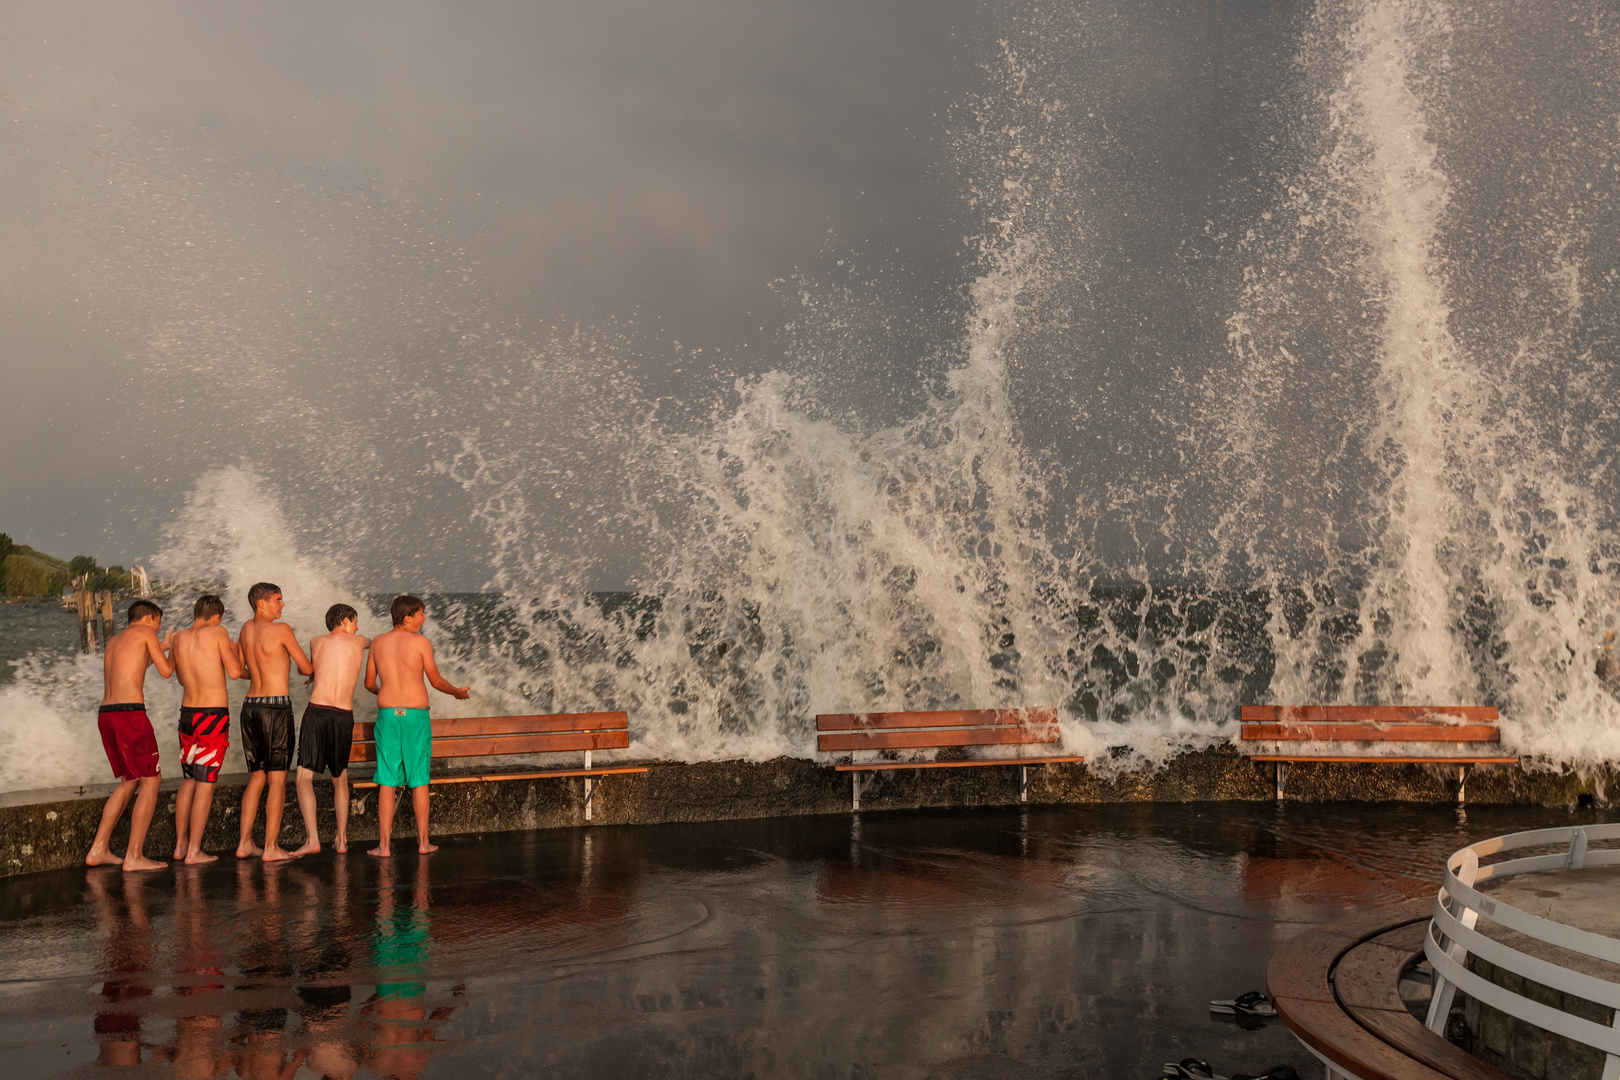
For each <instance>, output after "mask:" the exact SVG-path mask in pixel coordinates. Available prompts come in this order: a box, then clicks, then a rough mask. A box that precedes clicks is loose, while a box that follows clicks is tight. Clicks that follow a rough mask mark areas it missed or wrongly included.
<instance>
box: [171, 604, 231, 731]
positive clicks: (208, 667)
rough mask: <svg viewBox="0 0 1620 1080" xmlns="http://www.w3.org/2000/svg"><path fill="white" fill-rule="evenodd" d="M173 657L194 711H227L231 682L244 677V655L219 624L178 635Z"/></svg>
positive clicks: (183, 702) (183, 701) (185, 699)
mask: <svg viewBox="0 0 1620 1080" xmlns="http://www.w3.org/2000/svg"><path fill="white" fill-rule="evenodd" d="M171 650H172V651H171V653H170V655H171V656H172V657H173V658H174V667H175V670H176V671H178V672H179V673H180V685H181V686H182V687H184V689H185V693H184V694H183V696H182V697H181V698H180V704H181V705H183V706H185V707H186V708H190V709H223V708H225V706H226V705H228V704H229V703H230V691H229V690H228V689H227V687H228V685H229V684H228V683H227V681H226V680H227V679H239V678H241V677H242V654H241V653H240V652H239V651H238V650H237V647H236V642H234V641H232V640H231V632H230V631H229V630H227V629H225V628H224V627H223V626H221V625H219V623H217V622H215V623H211V624H209V625H205V626H192V627H190V628H189V629H186V630H181V631H180V632H179V633H177V634H175V635H174V642H173V645H172V646H171Z"/></svg>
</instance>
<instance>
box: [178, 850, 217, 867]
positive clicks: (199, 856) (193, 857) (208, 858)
mask: <svg viewBox="0 0 1620 1080" xmlns="http://www.w3.org/2000/svg"><path fill="white" fill-rule="evenodd" d="M218 861H219V856H218V855H210V854H208V852H206V851H198V852H194V853H193V854H190V855H187V856H186V865H187V866H201V865H202V864H204V863H211V862H218Z"/></svg>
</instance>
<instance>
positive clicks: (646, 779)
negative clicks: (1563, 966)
mask: <svg viewBox="0 0 1620 1080" xmlns="http://www.w3.org/2000/svg"><path fill="white" fill-rule="evenodd" d="M646 764H648V765H650V766H651V768H650V770H649V771H648V772H647V773H646V774H644V775H628V776H609V777H605V778H603V779H602V780H600V781H599V782H598V785H597V788H596V793H595V796H594V797H593V799H592V813H593V820H592V821H591V822H590V824H595V825H654V824H662V823H666V822H677V821H715V820H725V819H737V818H759V817H786V816H796V815H805V814H847V813H849V812H850V779H849V777H848V775H846V774H842V773H834V772H833V771H832V770H831V769H829V768H827V767H826V766H825V765H822V764H819V763H817V762H812V761H805V760H802V759H798V758H777V759H776V760H774V761H765V762H748V761H720V762H700V763H697V764H679V763H671V762H647V763H646ZM876 777H877V778H876V780H875V782H874V783H873V784H872V785H871V787H870V788H868V789H867V790H866V791H865V792H864V793H863V794H862V796H861V812H862V813H879V812H883V811H886V810H910V809H921V808H941V807H971V806H1007V805H1010V804H1016V803H1017V802H1018V770H1017V769H1015V768H1012V767H996V768H977V769H920V770H894V771H889V772H883V773H878V774H876ZM1612 779H1613V770H1612V769H1611V768H1608V767H1605V768H1604V769H1601V770H1598V771H1595V772H1587V773H1584V774H1580V775H1577V774H1573V773H1557V772H1538V771H1529V770H1526V769H1524V768H1521V767H1517V766H1491V767H1486V768H1479V769H1476V770H1474V772H1473V773H1472V774H1471V775H1470V776H1469V778H1468V786H1467V797H1468V802H1469V803H1470V804H1473V805H1480V804H1492V803H1494V804H1510V805H1513V804H1516V805H1541V806H1559V805H1569V806H1573V805H1579V804H1586V803H1591V804H1594V805H1600V806H1601V805H1605V804H1606V803H1607V801H1608V800H1607V796H1606V792H1607V790H1608V789H1609V788H1610V786H1611V781H1612ZM246 780H247V778H246V776H227V777H222V778H221V780H220V783H219V785H218V788H217V791H216V793H215V797H214V812H213V815H212V816H211V818H210V820H209V827H208V835H207V837H206V843H205V844H204V847H205V848H207V849H208V850H210V851H213V852H215V853H223V852H225V851H227V850H229V849H232V848H234V847H235V845H236V838H237V832H238V828H239V825H238V822H239V820H240V819H239V817H238V814H239V806H240V803H241V795H242V788H243V785H244V784H245V783H246ZM1455 783H1456V779H1455V771H1454V770H1452V769H1449V768H1447V769H1442V768H1436V767H1432V766H1422V765H1361V764H1357V765H1339V764H1314V765H1294V766H1291V768H1290V772H1289V775H1288V781H1287V787H1286V793H1285V797H1286V799H1287V800H1288V801H1290V802H1294V801H1298V802H1422V803H1436V802H1438V803H1453V802H1455V801H1456V788H1455ZM1274 784H1275V781H1274V773H1273V771H1272V766H1270V765H1268V764H1261V763H1256V762H1251V761H1248V760H1246V759H1244V758H1242V757H1240V756H1239V755H1238V754H1236V753H1235V752H1234V751H1233V750H1232V749H1231V748H1230V747H1220V748H1216V749H1213V750H1207V751H1203V752H1200V753H1196V754H1187V755H1184V756H1182V757H1179V758H1177V759H1175V760H1174V761H1172V762H1170V763H1169V764H1168V765H1166V766H1165V767H1164V768H1162V769H1158V770H1155V771H1153V772H1145V773H1126V774H1122V775H1117V776H1111V777H1102V776H1099V775H1097V774H1096V773H1095V772H1094V771H1093V770H1092V769H1091V768H1089V767H1088V766H1087V765H1054V766H1051V767H1049V768H1046V769H1037V770H1034V771H1033V773H1032V777H1031V784H1030V791H1029V802H1030V803H1031V804H1036V805H1052V804H1064V803H1125V802H1230V801H1241V802H1249V801H1265V800H1270V799H1273V798H1275V797H1276V795H1275V786H1274ZM177 786H178V781H177V780H172V779H171V780H166V781H165V782H164V794H163V796H162V798H161V799H160V800H159V803H158V810H157V815H156V817H155V818H154V820H153V822H152V828H151V831H150V833H149V834H148V839H147V844H146V851H147V854H148V855H150V856H152V857H154V858H161V857H163V856H164V855H166V854H167V853H168V852H169V851H170V850H171V849H172V847H173V844H174V789H175V787H177ZM111 790H112V786H111V785H103V786H96V787H86V788H75V789H57V790H52V791H32V792H12V793H9V794H6V795H0V877H5V876H10V875H13V874H28V873H34V872H36V871H41V870H54V869H59V868H61V867H66V866H72V865H75V864H77V863H78V862H80V861H81V860H82V859H83V858H84V853H85V851H87V850H88V849H89V847H90V841H91V840H92V838H93V837H94V836H95V830H96V825H97V822H98V821H99V820H100V815H101V807H102V802H103V800H104V799H105V798H106V796H107V794H108V793H109V792H110V791H111ZM315 790H316V794H317V797H318V798H319V801H320V806H321V817H320V821H321V829H322V834H323V836H329V835H330V830H331V827H332V809H331V805H332V789H331V784H330V782H329V781H327V780H325V779H324V778H322V779H320V780H318V781H317V782H316V785H315ZM432 791H433V803H432V806H433V826H432V827H433V830H434V833H435V835H443V836H453V835H476V834H479V833H493V832H511V831H517V830H524V829H559V828H575V827H579V826H583V825H585V824H586V821H585V815H584V790H583V786H582V784H581V782H580V780H579V779H578V778H570V779H545V780H511V781H500V782H478V783H459V784H443V785H435V786H434V787H433V789H432ZM261 813H262V811H261ZM261 828H262V825H261ZM396 830H397V835H399V836H401V837H410V836H414V835H415V823H414V821H413V820H412V817H411V811H410V801H409V799H408V798H405V799H401V801H400V810H399V814H398V816H397V819H396ZM128 831H129V827H128V815H127V814H126V815H125V819H124V822H123V823H122V824H121V825H120V826H119V829H118V831H117V833H116V834H115V843H114V848H115V850H122V848H123V843H124V837H125V836H127V835H128ZM349 835H350V839H351V840H353V841H357V842H358V841H365V842H368V844H369V842H370V841H374V840H375V839H376V837H377V792H376V790H375V789H368V790H366V791H363V792H359V793H358V797H357V798H356V799H355V800H354V802H353V804H352V806H351V809H350V820H349ZM303 838H304V829H303V823H302V820H301V818H300V817H299V815H298V806H297V799H296V797H295V795H294V793H293V791H292V789H291V784H289V785H288V792H287V811H286V816H285V818H284V820H283V827H282V844H283V845H284V846H286V847H288V848H291V847H295V846H297V845H298V844H301V843H302V842H303Z"/></svg>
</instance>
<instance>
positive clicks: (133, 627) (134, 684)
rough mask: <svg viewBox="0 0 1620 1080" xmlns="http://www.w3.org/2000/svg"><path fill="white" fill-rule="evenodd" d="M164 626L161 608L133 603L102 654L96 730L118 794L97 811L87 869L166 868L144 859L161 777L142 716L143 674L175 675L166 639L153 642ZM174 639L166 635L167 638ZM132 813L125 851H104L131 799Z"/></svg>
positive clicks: (147, 724) (149, 724) (154, 744)
mask: <svg viewBox="0 0 1620 1080" xmlns="http://www.w3.org/2000/svg"><path fill="white" fill-rule="evenodd" d="M162 622H163V609H162V608H160V607H158V606H157V605H156V604H154V603H152V601H150V600H137V601H135V602H134V603H133V604H131V605H129V621H128V623H127V624H126V625H125V626H124V630H123V632H122V633H118V634H114V635H113V636H112V637H111V638H109V639H108V641H107V654H106V656H105V658H104V659H103V660H102V677H103V680H104V690H103V692H102V695H101V710H100V715H99V717H98V718H97V722H98V726H99V727H100V728H101V745H102V746H103V747H105V748H106V751H107V764H108V765H110V766H112V772H113V775H114V776H116V777H117V778H118V779H119V781H120V783H119V785H118V790H117V791H114V792H113V793H112V794H111V795H109V796H108V797H107V805H106V806H104V807H102V808H101V825H100V827H98V828H97V829H96V839H95V842H94V843H92V844H91V845H90V853H89V854H88V855H86V856H85V857H84V862H85V865H86V866H117V865H120V864H122V866H123V867H124V869H125V870H161V869H163V867H164V866H166V865H167V864H166V863H160V862H156V861H154V860H152V859H148V858H147V857H146V853H145V851H144V850H142V849H143V848H144V847H145V845H146V830H147V828H148V827H149V826H150V825H151V824H152V813H153V811H155V810H156V809H157V797H158V786H159V785H160V784H161V783H162V778H161V776H160V775H159V773H158V746H157V736H156V735H154V734H153V733H152V721H151V720H150V719H148V718H147V715H146V669H147V668H148V667H155V668H157V670H158V674H159V675H161V676H162V677H163V678H165V679H167V678H168V677H169V676H170V675H173V674H174V664H173V663H172V662H171V661H170V659H169V645H170V638H164V639H163V640H162V641H159V640H158V635H157V632H158V627H159V626H160V625H161V624H162ZM172 636H173V635H170V637H172ZM131 797H133V798H134V799H135V809H134V811H133V812H132V813H131V815H130V819H129V846H128V847H126V848H125V849H124V854H123V855H122V856H118V855H114V854H113V853H112V852H111V851H110V850H108V843H109V842H110V841H111V840H112V831H113V828H114V826H116V825H117V824H118V819H119V818H121V817H123V816H124V807H126V806H128V805H129V801H130V798H131Z"/></svg>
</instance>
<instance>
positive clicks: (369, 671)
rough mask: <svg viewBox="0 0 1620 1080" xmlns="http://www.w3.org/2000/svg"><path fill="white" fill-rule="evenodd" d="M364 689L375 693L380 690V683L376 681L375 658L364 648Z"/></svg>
mask: <svg viewBox="0 0 1620 1080" xmlns="http://www.w3.org/2000/svg"><path fill="white" fill-rule="evenodd" d="M366 690H367V691H368V692H369V693H373V694H377V693H381V692H382V685H381V684H380V683H379V682H378V681H377V658H376V657H375V656H373V655H372V654H371V650H370V649H367V650H366Z"/></svg>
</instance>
